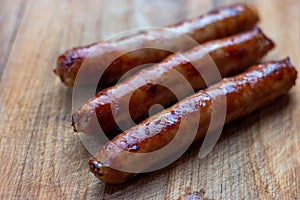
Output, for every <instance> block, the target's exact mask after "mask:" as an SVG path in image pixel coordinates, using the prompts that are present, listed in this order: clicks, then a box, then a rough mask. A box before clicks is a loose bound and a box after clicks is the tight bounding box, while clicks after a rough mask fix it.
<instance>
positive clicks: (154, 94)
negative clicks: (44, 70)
mask: <svg viewBox="0 0 300 200" xmlns="http://www.w3.org/2000/svg"><path fill="white" fill-rule="evenodd" d="M273 46H274V44H273V42H272V41H271V40H269V39H268V38H267V37H266V36H265V35H264V34H263V33H262V32H261V31H260V30H259V29H258V28H255V29H253V30H251V31H247V32H244V33H240V34H237V35H233V36H230V37H228V38H223V39H219V40H213V41H210V42H207V43H204V44H203V45H201V46H198V47H195V48H193V49H191V50H189V51H188V52H185V53H183V54H182V55H180V54H173V55H170V56H169V57H168V58H166V59H165V60H164V61H162V62H161V63H158V64H156V65H153V66H152V67H149V68H146V69H143V70H141V71H139V72H138V73H136V74H135V75H133V76H132V77H130V78H128V79H127V80H125V81H123V82H121V83H119V84H116V85H115V86H112V87H110V88H106V89H104V90H102V91H101V92H99V93H98V94H97V95H96V96H95V97H94V98H91V99H89V100H88V101H86V102H85V103H83V104H82V106H81V107H80V108H79V109H78V110H77V111H75V113H74V114H73V126H74V129H75V131H81V132H84V133H87V134H93V133H94V132H96V133H99V128H98V127H99V124H100V125H101V128H102V129H103V131H104V132H105V133H106V134H107V136H108V137H110V138H112V137H113V136H115V135H114V134H115V133H117V132H118V131H119V132H120V129H122V130H126V129H128V128H129V127H131V126H133V125H134V124H133V123H132V122H131V121H130V120H129V118H130V117H129V115H128V112H125V111H124V109H123V110H122V109H121V108H122V106H128V105H129V112H130V115H131V118H132V119H133V120H134V121H135V122H136V123H138V122H140V121H142V120H143V119H145V118H147V115H148V111H149V109H150V107H151V106H152V105H154V104H161V105H163V106H168V105H171V103H174V102H176V101H177V98H176V96H175V95H174V94H173V92H174V90H176V91H177V95H180V96H181V97H186V96H188V95H190V94H192V93H193V92H191V91H190V90H187V89H186V88H185V85H184V84H183V82H182V81H179V80H178V77H177V76H174V70H177V71H178V72H180V73H181V74H182V75H183V76H184V78H185V79H186V80H188V81H189V83H190V84H191V86H192V87H193V89H194V90H195V91H198V90H199V89H201V88H204V87H206V84H205V82H204V80H203V78H202V77H201V76H200V74H199V71H200V72H201V73H205V72H208V71H209V70H212V69H213V66H212V62H211V63H209V62H208V61H207V55H209V56H210V57H211V58H212V59H213V60H214V62H215V63H216V65H217V67H218V69H219V71H220V74H221V76H222V77H225V76H230V75H233V74H235V73H237V72H240V71H242V70H244V69H245V68H246V67H247V66H250V65H252V64H254V63H255V62H256V61H258V60H259V59H260V58H261V57H262V56H263V55H265V54H266V53H267V52H268V51H269V50H270V49H272V48H273ZM203 50H204V51H205V53H203ZM186 58H188V59H189V61H190V62H188V61H187V59H186ZM191 63H192V64H193V65H197V66H199V67H198V71H197V70H196V69H195V67H197V66H195V67H194V66H193V65H192V64H191ZM215 81H218V80H214V81H211V82H212V83H213V82H215ZM166 82H167V84H168V85H171V86H172V89H168V88H167V87H164V86H162V84H161V83H166ZM169 88H170V87H169ZM131 95H132V96H131ZM128 99H130V101H129V103H126V102H127V101H128ZM120 107H121V108H120ZM113 112H114V113H113ZM126 113H127V114H126ZM113 114H114V115H113ZM116 122H117V123H116ZM117 124H118V125H119V126H120V127H121V128H119V127H118V125H117Z"/></svg>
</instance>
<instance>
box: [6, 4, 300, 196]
mask: <svg viewBox="0 0 300 200" xmlns="http://www.w3.org/2000/svg"><path fill="white" fill-rule="evenodd" d="M233 2H237V1H229V0H227V1H221V0H210V1H209V0H151V1H149V0H98V1H94V0H86V1H81V0H51V1H48V0H14V1H10V0H1V3H0V25H1V29H0V44H1V50H0V78H1V82H0V116H1V117H0V136H1V137H0V158H1V166H0V174H1V181H0V198H1V199H15V198H16V199H66V198H68V199H86V198H87V199H178V198H180V197H183V196H184V195H185V194H188V193H190V192H191V193H193V192H198V194H199V195H198V197H199V198H200V199H201V198H208V199H300V121H299V120H300V117H299V115H300V96H299V95H300V85H299V84H300V83H299V81H298V85H297V86H295V87H294V88H293V89H292V90H291V92H290V93H289V95H288V96H284V97H282V98H279V99H277V100H276V101H275V102H274V103H273V104H271V105H269V106H266V107H264V108H262V109H260V110H259V111H257V112H255V113H253V114H251V115H250V116H248V117H246V118H244V119H241V120H239V121H237V122H235V123H232V124H230V125H229V126H226V128H225V129H224V131H223V133H224V134H223V136H222V137H221V138H220V140H219V142H218V144H217V145H216V146H215V147H214V149H213V151H212V152H211V153H210V154H209V155H208V156H207V157H205V158H204V159H201V160H200V159H199V158H198V152H199V146H200V144H196V145H193V147H192V148H191V149H190V150H189V151H188V152H186V153H185V154H184V155H183V156H182V157H181V158H180V159H179V160H178V161H177V162H175V163H173V164H172V165H171V166H169V167H167V168H165V169H162V170H159V171H157V172H153V173H149V174H145V175H141V176H138V177H137V178H136V179H134V180H133V181H131V182H128V183H126V184H122V185H117V186H112V185H106V184H104V183H102V182H100V181H99V180H98V179H96V178H95V177H94V176H93V175H92V174H91V173H89V170H88V166H87V161H88V159H89V157H90V155H89V153H88V152H87V151H86V150H85V147H84V146H83V145H82V143H81V141H80V139H79V137H78V135H76V134H74V133H73V130H72V128H71V127H70V114H71V104H72V98H71V96H72V89H71V88H67V87H65V86H64V85H62V84H61V83H60V81H59V79H58V78H57V77H56V76H54V74H53V73H52V68H53V67H54V66H55V61H56V58H57V56H58V55H59V54H60V53H62V52H63V51H65V50H67V49H69V48H72V47H74V46H78V45H85V44H89V43H92V42H95V41H99V40H101V39H106V38H108V37H110V36H112V35H114V34H116V33H119V32H120V31H124V30H127V29H130V28H135V27H144V26H162V25H166V24H170V23H173V22H177V21H180V20H182V19H185V18H187V17H193V16H197V15H199V14H203V13H205V12H207V11H208V10H210V9H212V8H215V7H218V6H220V5H225V4H229V3H233ZM246 2H248V3H251V4H254V5H255V6H256V7H257V9H258V10H259V13H260V15H261V19H262V20H261V23H260V26H261V27H262V29H263V30H264V32H265V33H266V34H267V35H268V36H270V37H271V38H272V39H273V40H274V41H275V42H276V44H277V48H276V49H275V50H274V51H272V53H270V54H269V55H268V56H267V58H266V59H265V60H270V59H281V58H284V57H286V56H290V58H291V60H292V62H293V64H294V65H296V67H297V69H298V71H299V72H300V58H299V55H300V1H299V0H285V1H283V0H248V1H246Z"/></svg>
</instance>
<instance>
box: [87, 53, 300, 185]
mask: <svg viewBox="0 0 300 200" xmlns="http://www.w3.org/2000/svg"><path fill="white" fill-rule="evenodd" d="M296 78H297V72H296V70H295V68H294V67H293V66H292V64H291V63H290V61H289V59H285V60H282V61H278V62H269V63H265V64H260V65H255V66H252V67H250V68H249V69H247V70H246V71H245V72H243V73H241V74H240V75H237V76H235V77H232V78H225V79H223V81H221V82H218V83H217V84H215V85H212V86H211V87H209V88H207V89H205V90H201V91H199V92H198V93H196V94H194V95H192V96H190V97H187V98H185V99H183V100H182V101H180V102H178V103H177V104H175V105H174V106H172V107H170V108H169V109H166V110H164V111H162V112H160V113H158V114H156V115H154V116H152V117H151V118H148V119H146V120H144V121H143V122H141V123H140V124H139V125H137V126H134V127H132V128H130V129H128V130H127V131H125V132H123V133H122V134H120V135H118V136H117V137H115V138H114V139H113V140H112V141H110V142H109V143H107V144H105V145H104V146H103V147H102V148H100V150H99V151H98V152H97V154H96V155H95V158H93V159H92V160H90V162H89V166H90V170H91V172H93V173H94V174H95V176H97V177H98V178H99V179H101V180H102V181H104V182H106V183H121V182H124V181H126V180H128V179H129V178H130V177H132V176H134V175H135V174H132V173H128V172H122V171H118V170H115V169H113V168H111V166H119V167H120V166H122V165H128V166H130V165H131V166H133V165H140V167H142V168H143V169H146V168H148V167H149V164H148V162H149V161H147V160H143V157H139V159H138V160H137V159H134V158H135V157H133V158H132V159H129V158H128V157H126V156H124V152H128V151H130V152H137V153H145V152H152V151H155V150H157V149H160V148H161V147H163V146H165V145H166V144H168V143H169V142H170V141H171V140H172V139H173V138H174V136H175V135H176V131H177V128H178V126H179V124H180V123H182V120H181V119H182V118H183V117H184V116H185V117H187V118H186V119H187V120H189V123H183V124H180V126H185V127H183V128H184V130H186V131H185V132H184V134H188V133H189V131H188V130H189V128H190V126H189V124H190V123H192V122H193V121H194V120H195V119H194V118H193V116H194V114H195V113H196V112H200V121H199V127H198V132H197V135H196V137H195V139H194V140H198V139H200V138H203V137H204V136H205V134H206V130H207V128H208V124H209V123H208V122H209V121H210V117H211V112H212V109H211V105H212V102H215V104H219V103H220V101H222V98H221V95H220V92H219V91H220V90H223V91H224V90H225V95H226V100H227V110H226V120H225V121H226V122H225V123H228V122H231V121H233V120H235V119H237V118H240V117H242V116H244V115H246V114H248V113H250V112H252V111H254V110H256V109H258V108H260V107H262V106H263V105H266V104H267V103H270V102H271V101H273V100H274V99H275V98H277V97H278V96H280V95H282V94H285V93H287V92H288V91H289V89H290V88H291V87H292V86H293V85H294V84H295V81H296ZM223 95H224V93H223ZM216 112H218V111H216ZM212 125H213V126H215V127H216V128H217V127H218V126H220V125H221V124H218V123H212ZM146 129H147V130H150V131H148V133H147V134H145V130H146ZM116 146H117V147H119V148H121V149H123V150H125V151H121V152H119V151H118V150H116ZM133 146H135V148H134V149H133V148H132V147H133ZM170 154H171V152H170ZM153 159H154V160H155V159H156V158H153ZM102 161H105V163H109V164H107V165H104V164H103V162H102ZM157 161H159V160H157ZM147 165H148V166H147Z"/></svg>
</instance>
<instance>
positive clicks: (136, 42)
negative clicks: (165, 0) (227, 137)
mask: <svg viewBox="0 0 300 200" xmlns="http://www.w3.org/2000/svg"><path fill="white" fill-rule="evenodd" d="M258 20H259V18H258V15H257V12H256V11H255V10H254V9H253V8H251V7H249V6H246V5H234V6H230V7H224V8H220V9H218V10H214V11H212V12H209V13H208V14H206V15H203V16H201V17H199V18H196V19H192V20H189V21H184V22H181V23H178V24H176V25H173V26H170V27H168V28H170V30H173V31H175V32H179V33H182V34H186V35H187V36H189V37H191V38H193V39H194V40H195V41H197V42H198V43H203V42H205V41H208V40H212V39H216V38H220V37H225V36H228V35H231V34H234V33H238V32H241V31H245V30H249V29H251V28H253V27H254V26H255V24H256V23H257V22H258ZM154 43H156V44H160V47H162V49H170V48H171V49H172V50H174V51H183V50H187V49H189V48H191V46H190V45H191V44H188V43H186V42H184V41H183V40H182V38H179V37H178V35H171V36H170V35H169V36H168V34H166V33H165V32H164V30H157V31H148V32H144V33H141V34H137V35H133V36H131V37H130V36H129V37H125V38H123V39H119V40H116V41H114V42H102V43H101V42H100V43H95V44H92V45H89V46H85V47H77V48H74V49H71V50H69V51H67V52H65V53H64V54H62V55H61V56H59V57H58V59H57V67H56V69H54V72H55V74H57V75H58V76H59V77H60V78H61V81H62V82H63V83H64V84H65V85H67V86H73V85H74V81H75V78H76V75H77V73H78V70H79V68H80V65H81V64H82V62H83V60H84V59H85V58H86V57H87V56H88V54H89V53H91V52H92V51H93V50H94V49H97V51H98V52H100V53H99V54H97V55H96V56H93V58H90V59H92V60H93V63H95V65H93V67H91V68H94V69H88V72H86V73H87V74H93V73H94V72H95V71H97V68H101V67H102V68H105V67H106V66H101V59H103V58H105V57H107V56H112V57H113V58H115V57H119V56H114V55H119V53H120V52H124V51H126V49H131V48H132V47H135V49H139V50H136V51H133V52H131V53H127V54H125V55H122V56H120V57H119V58H118V59H117V60H115V61H114V62H113V63H112V64H110V65H109V67H108V68H107V69H106V71H105V73H104V74H103V77H105V78H103V79H101V84H102V86H103V87H107V86H110V85H112V84H113V83H115V82H116V81H118V80H119V78H120V77H121V76H122V75H123V74H124V73H126V72H127V71H129V70H130V69H132V68H134V67H136V66H139V65H142V64H147V63H156V62H159V61H161V60H162V59H164V58H165V57H166V56H167V55H169V54H170V53H171V52H169V51H164V50H159V49H154V48H152V49H151V48H149V49H146V48H145V47H149V46H151V45H153V44H154ZM87 76H88V75H87ZM88 77H89V78H87V79H86V80H85V81H86V82H85V81H84V82H85V84H89V83H91V82H94V81H97V80H98V78H100V77H95V80H92V79H91V77H90V76H88ZM96 79H97V80H96Z"/></svg>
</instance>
